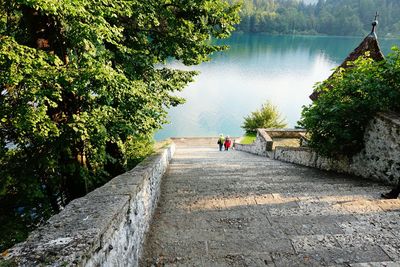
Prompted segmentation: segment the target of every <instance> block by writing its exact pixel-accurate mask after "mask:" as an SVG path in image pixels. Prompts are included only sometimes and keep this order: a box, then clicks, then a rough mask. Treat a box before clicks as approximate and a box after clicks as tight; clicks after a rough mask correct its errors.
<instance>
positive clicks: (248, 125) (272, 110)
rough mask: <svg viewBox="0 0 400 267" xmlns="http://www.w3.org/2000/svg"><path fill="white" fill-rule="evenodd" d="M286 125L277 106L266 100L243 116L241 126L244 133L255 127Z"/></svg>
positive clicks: (251, 130)
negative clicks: (259, 106)
mask: <svg viewBox="0 0 400 267" xmlns="http://www.w3.org/2000/svg"><path fill="white" fill-rule="evenodd" d="M286 125H287V124H286V123H285V122H284V120H283V119H282V118H281V114H280V113H279V111H278V108H277V107H276V106H274V105H272V104H271V103H270V102H269V101H267V102H266V103H264V104H263V105H262V106H261V108H260V109H258V110H256V111H254V112H252V113H251V114H250V115H249V116H247V117H245V118H244V123H243V125H242V126H241V127H242V128H243V129H244V130H245V131H246V133H254V132H256V131H257V128H285V127H286Z"/></svg>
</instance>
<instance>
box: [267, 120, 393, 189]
mask: <svg viewBox="0 0 400 267" xmlns="http://www.w3.org/2000/svg"><path fill="white" fill-rule="evenodd" d="M364 142H365V148H364V149H363V150H362V151H361V152H360V153H358V154H357V155H355V156H354V157H352V158H351V159H348V158H345V157H343V158H340V159H332V158H327V157H323V156H320V155H318V154H317V153H315V152H314V151H312V150H310V149H308V148H290V147H277V148H276V149H275V155H274V158H275V159H278V160H282V161H286V162H292V163H296V164H300V165H305V166H309V167H314V168H319V169H324V170H331V171H336V172H341V173H348V174H353V175H357V176H361V177H364V178H369V179H374V180H380V181H384V182H386V183H390V184H395V183H397V181H398V179H399V177H400V117H399V115H397V114H393V113H386V114H383V113H380V114H378V115H377V116H376V117H375V118H374V119H373V120H372V121H371V122H370V123H369V125H368V127H367V128H366V131H365V134H364Z"/></svg>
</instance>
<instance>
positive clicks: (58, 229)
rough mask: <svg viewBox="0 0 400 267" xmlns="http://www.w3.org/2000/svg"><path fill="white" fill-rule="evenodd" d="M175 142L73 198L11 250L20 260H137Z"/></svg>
mask: <svg viewBox="0 0 400 267" xmlns="http://www.w3.org/2000/svg"><path fill="white" fill-rule="evenodd" d="M174 150H175V146H174V145H172V146H170V147H169V148H167V149H164V150H162V151H161V152H159V153H157V154H155V155H154V156H151V157H149V158H148V159H146V160H145V161H143V162H142V163H141V164H139V165H138V166H137V167H136V168H134V169H133V170H131V171H129V172H127V173H124V174H122V175H120V176H118V177H116V178H114V179H113V180H111V181H110V182H108V183H107V184H105V185H104V186H103V187H100V188H98V189H96V190H95V191H93V192H91V193H89V194H87V195H86V196H85V197H82V198H79V199H76V200H74V201H72V202H71V203H69V204H68V205H67V206H66V207H65V209H64V210H63V211H62V212H60V213H59V214H57V215H55V216H53V217H52V218H50V220H49V221H48V222H47V223H46V224H45V225H44V226H42V227H40V228H39V229H37V230H36V231H34V232H33V233H32V234H31V235H30V236H29V238H28V239H27V240H26V242H24V243H21V244H18V245H16V246H14V247H13V248H12V249H10V250H9V251H8V253H9V254H8V256H7V257H6V259H7V260H8V261H9V263H10V264H11V263H14V264H17V265H18V266H137V265H138V259H139V255H140V253H141V251H142V244H143V240H144V236H145V232H146V231H147V230H148V227H149V222H150V219H151V217H152V214H153V212H154V210H155V208H156V205H157V200H158V198H159V191H160V190H159V188H160V182H161V177H162V175H163V174H164V172H165V171H166V168H167V166H168V163H169V160H170V159H171V157H172V155H173V153H174Z"/></svg>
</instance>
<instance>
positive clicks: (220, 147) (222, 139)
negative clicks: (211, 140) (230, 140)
mask: <svg viewBox="0 0 400 267" xmlns="http://www.w3.org/2000/svg"><path fill="white" fill-rule="evenodd" d="M224 141H225V139H224V135H223V134H220V135H219V138H218V142H217V144H218V145H219V151H222V146H223V145H224Z"/></svg>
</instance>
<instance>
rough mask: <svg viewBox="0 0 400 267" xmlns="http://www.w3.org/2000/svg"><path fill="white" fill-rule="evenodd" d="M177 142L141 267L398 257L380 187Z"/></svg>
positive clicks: (397, 205)
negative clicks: (380, 196) (380, 195)
mask: <svg viewBox="0 0 400 267" xmlns="http://www.w3.org/2000/svg"><path fill="white" fill-rule="evenodd" d="M177 145H178V147H177V151H176V154H175V157H174V159H173V160H172V164H171V166H170V169H169V171H168V172H167V174H166V176H165V177H164V178H163V179H164V180H163V184H162V193H161V199H160V204H159V207H158V209H157V211H156V214H155V217H154V221H153V224H152V226H151V229H150V232H149V235H148V240H147V243H146V245H145V253H144V257H143V261H142V264H141V266H400V200H380V199H379V198H378V197H379V194H380V193H381V192H383V191H386V190H387V189H388V187H385V186H381V185H378V184H374V183H370V182H366V181H360V180H356V179H352V178H350V177H347V176H344V175H339V174H333V173H327V172H322V171H317V170H313V169H309V168H303V167H299V166H296V165H291V164H286V163H282V162H279V161H274V160H270V159H267V158H264V157H259V156H254V155H250V154H247V153H244V152H238V151H229V152H219V151H217V150H216V148H215V147H212V148H211V147H192V148H191V147H188V145H187V143H185V142H182V143H179V142H178V144H177ZM396 262H397V263H396ZM385 264H386V265H385Z"/></svg>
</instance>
